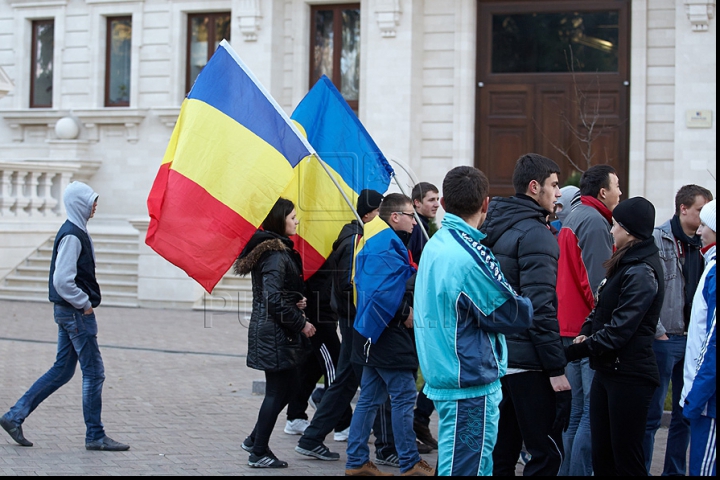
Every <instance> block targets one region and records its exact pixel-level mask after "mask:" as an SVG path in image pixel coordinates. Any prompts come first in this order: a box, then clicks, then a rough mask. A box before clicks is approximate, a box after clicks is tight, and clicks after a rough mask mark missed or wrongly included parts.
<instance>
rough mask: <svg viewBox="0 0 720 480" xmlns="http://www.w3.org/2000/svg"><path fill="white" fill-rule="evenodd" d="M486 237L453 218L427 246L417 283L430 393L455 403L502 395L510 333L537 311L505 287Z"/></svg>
mask: <svg viewBox="0 0 720 480" xmlns="http://www.w3.org/2000/svg"><path fill="white" fill-rule="evenodd" d="M483 238H485V235H484V234H483V233H481V232H480V231H479V230H477V229H475V228H473V227H471V226H470V225H468V224H467V223H465V221H464V220H463V219H461V218H460V217H458V216H455V215H452V214H450V213H446V214H445V217H444V219H443V221H442V228H441V229H440V230H438V232H437V233H436V234H435V235H433V237H432V238H431V239H430V241H429V242H428V243H427V245H426V246H425V249H424V250H423V254H422V260H421V262H420V266H419V270H418V274H417V281H416V284H415V303H414V313H413V318H414V324H415V326H414V330H415V343H416V346H417V352H418V359H419V360H420V369H421V370H422V373H423V378H424V379H425V390H424V391H425V394H426V395H427V396H428V398H429V399H431V400H440V401H451V400H462V399H467V398H475V397H480V396H484V395H488V394H490V393H493V392H495V391H497V390H499V389H500V377H502V376H503V375H505V372H506V370H507V347H506V345H505V334H509V333H516V332H518V331H522V330H525V329H527V328H529V327H530V324H531V322H532V317H533V307H532V303H531V302H530V300H529V299H527V298H524V297H521V296H518V295H516V294H515V292H514V291H513V289H512V287H511V286H510V285H509V284H508V283H507V282H506V281H505V278H504V276H503V274H502V272H501V271H500V265H499V263H498V262H497V261H496V260H495V257H494V256H493V254H492V252H491V251H490V250H489V249H488V248H487V247H485V246H483V245H482V244H481V243H480V241H481V240H482V239H483Z"/></svg>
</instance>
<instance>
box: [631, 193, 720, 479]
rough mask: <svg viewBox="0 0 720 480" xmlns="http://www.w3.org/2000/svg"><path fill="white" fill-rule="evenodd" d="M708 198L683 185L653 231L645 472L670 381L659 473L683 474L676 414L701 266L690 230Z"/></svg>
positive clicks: (684, 444) (681, 428) (686, 434)
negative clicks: (660, 284)
mask: <svg viewBox="0 0 720 480" xmlns="http://www.w3.org/2000/svg"><path fill="white" fill-rule="evenodd" d="M712 199H713V196H712V193H710V191H709V190H707V189H706V188H703V187H700V186H698V185H685V186H683V187H682V188H680V190H679V191H678V192H677V195H675V215H674V216H673V217H672V219H670V220H668V221H667V222H665V223H664V224H662V225H661V226H659V227H656V228H655V231H654V232H653V236H654V237H655V243H656V245H657V246H658V248H659V249H660V259H661V261H662V264H663V270H664V273H665V301H664V303H663V308H662V311H661V312H660V321H659V322H658V326H657V332H656V333H655V343H654V344H653V350H654V351H655V358H656V360H657V364H658V370H659V371H660V386H659V387H658V388H657V390H656V391H655V395H654V396H653V399H652V401H651V402H650V410H649V411H648V419H647V426H646V429H645V441H644V444H643V447H644V450H645V464H646V467H647V470H648V472H650V466H651V464H652V457H653V449H654V444H655V433H656V432H657V430H658V428H660V423H661V420H662V414H663V410H664V404H665V397H666V396H667V392H668V386H669V384H670V383H671V382H672V416H671V419H670V428H669V431H668V438H667V448H666V450H665V463H664V465H663V475H685V471H686V461H685V459H686V456H687V448H688V442H689V440H690V429H689V425H688V422H687V420H686V419H685V418H684V417H683V414H682V408H681V407H680V394H681V392H682V389H683V365H684V362H685V346H686V343H687V331H688V325H689V322H690V312H691V308H692V299H693V296H694V295H695V290H696V289H697V286H698V282H699V281H700V276H701V275H702V272H703V268H704V265H705V263H704V260H703V257H702V254H701V253H700V249H701V248H702V243H701V241H700V237H699V236H698V235H697V234H696V232H697V229H698V228H699V227H700V210H701V209H702V207H703V206H704V205H705V204H706V203H707V202H709V201H711V200H712Z"/></svg>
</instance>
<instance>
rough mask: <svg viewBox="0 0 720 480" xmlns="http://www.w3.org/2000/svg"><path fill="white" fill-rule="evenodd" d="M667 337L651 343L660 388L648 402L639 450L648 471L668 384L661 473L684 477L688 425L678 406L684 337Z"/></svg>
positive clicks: (683, 361)
mask: <svg viewBox="0 0 720 480" xmlns="http://www.w3.org/2000/svg"><path fill="white" fill-rule="evenodd" d="M668 337H669V338H668V340H655V342H654V343H653V350H654V351H655V359H656V360H657V365H658V371H659V372H660V386H659V387H658V388H657V389H656V390H655V395H653V398H652V400H651V401H650V410H649V411H648V418H647V426H646V427H645V439H644V441H643V450H644V451H645V466H646V467H647V470H648V472H650V466H651V465H652V457H653V449H654V448H655V432H657V430H658V428H660V424H661V422H662V414H663V410H665V397H666V396H667V392H668V385H669V384H670V382H672V415H671V417H670V428H669V429H668V438H667V447H666V449H665V463H664V465H663V473H662V474H663V475H664V476H667V475H671V476H674V475H685V471H686V456H687V450H688V445H689V443H690V424H689V422H688V421H687V419H685V417H683V414H682V407H680V394H681V393H682V388H683V367H684V364H685V346H686V345H687V337H686V336H685V335H668Z"/></svg>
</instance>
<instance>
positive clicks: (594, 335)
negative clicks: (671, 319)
mask: <svg viewBox="0 0 720 480" xmlns="http://www.w3.org/2000/svg"><path fill="white" fill-rule="evenodd" d="M664 297H665V287H664V275H663V268H662V263H660V255H659V252H658V248H657V246H656V245H655V242H654V240H653V239H652V238H651V239H649V240H646V241H644V242H642V243H640V244H638V245H635V246H633V247H631V248H630V250H628V252H627V253H626V254H625V256H624V257H623V259H622V260H621V263H620V267H619V268H618V269H617V271H616V272H615V273H614V274H613V275H611V276H610V277H609V278H607V279H606V280H605V281H604V283H603V284H601V285H600V288H599V289H598V299H597V304H596V306H595V309H594V310H593V311H592V313H590V316H589V317H588V319H587V320H586V321H585V323H584V324H583V327H582V330H581V331H580V334H581V335H585V336H587V337H588V338H587V340H585V341H584V342H583V343H579V344H575V345H571V346H569V347H568V352H567V355H568V357H569V358H571V359H575V358H582V357H587V356H590V366H591V367H592V368H593V369H595V370H597V371H602V372H605V373H609V374H612V375H614V376H615V377H616V378H618V379H623V378H624V379H626V380H627V381H628V382H632V383H635V384H637V383H638V382H643V383H645V384H650V385H655V386H657V385H659V384H660V381H659V380H660V377H659V374H658V367H657V362H656V359H655V353H654V351H653V342H654V340H655V329H656V328H657V323H658V319H659V318H660V310H661V309H662V305H663V299H664Z"/></svg>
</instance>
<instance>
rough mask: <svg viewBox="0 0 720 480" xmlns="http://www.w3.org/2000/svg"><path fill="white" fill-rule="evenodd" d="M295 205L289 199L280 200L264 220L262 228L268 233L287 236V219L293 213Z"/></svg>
mask: <svg viewBox="0 0 720 480" xmlns="http://www.w3.org/2000/svg"><path fill="white" fill-rule="evenodd" d="M294 208H295V204H294V203H293V202H291V201H290V200H288V199H287V198H282V197H281V198H278V201H277V202H275V205H273V207H272V210H270V213H268V215H267V217H265V220H263V223H262V228H263V230H265V231H266V232H273V233H277V234H278V235H282V236H283V237H286V236H287V235H285V218H287V216H288V215H290V213H291V212H292V211H293V209H294Z"/></svg>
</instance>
